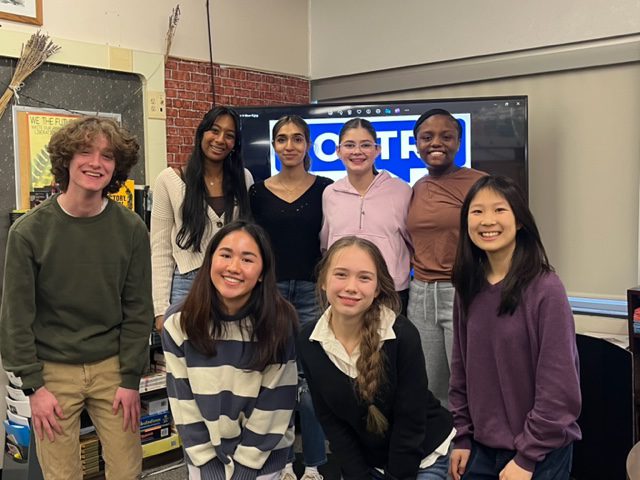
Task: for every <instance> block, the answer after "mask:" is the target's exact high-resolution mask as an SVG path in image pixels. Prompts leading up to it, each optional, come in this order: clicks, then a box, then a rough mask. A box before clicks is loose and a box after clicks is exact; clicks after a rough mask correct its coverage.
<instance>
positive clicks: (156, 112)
mask: <svg viewBox="0 0 640 480" xmlns="http://www.w3.org/2000/svg"><path fill="white" fill-rule="evenodd" d="M147 98H148V100H147V102H148V107H149V110H148V116H149V118H158V119H160V120H164V119H166V118H167V101H166V96H165V94H164V92H147Z"/></svg>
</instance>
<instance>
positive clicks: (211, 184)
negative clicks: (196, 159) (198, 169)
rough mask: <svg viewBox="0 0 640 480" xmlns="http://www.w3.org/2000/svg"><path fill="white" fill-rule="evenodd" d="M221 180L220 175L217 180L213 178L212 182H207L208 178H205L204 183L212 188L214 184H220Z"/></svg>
mask: <svg viewBox="0 0 640 480" xmlns="http://www.w3.org/2000/svg"><path fill="white" fill-rule="evenodd" d="M221 180H222V175H220V176H219V177H218V178H215V177H214V178H213V180H209V179H208V178H206V177H205V181H206V182H207V183H208V184H209V185H210V186H212V187H213V186H214V185H215V184H216V183H218V182H220V181H221Z"/></svg>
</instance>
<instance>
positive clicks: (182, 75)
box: [171, 70, 191, 81]
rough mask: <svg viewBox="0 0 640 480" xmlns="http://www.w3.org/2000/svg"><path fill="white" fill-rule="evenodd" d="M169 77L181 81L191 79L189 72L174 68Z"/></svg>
mask: <svg viewBox="0 0 640 480" xmlns="http://www.w3.org/2000/svg"><path fill="white" fill-rule="evenodd" d="M171 78H172V79H174V80H183V81H188V80H190V79H191V72H184V71H180V70H174V71H173V73H172V75H171Z"/></svg>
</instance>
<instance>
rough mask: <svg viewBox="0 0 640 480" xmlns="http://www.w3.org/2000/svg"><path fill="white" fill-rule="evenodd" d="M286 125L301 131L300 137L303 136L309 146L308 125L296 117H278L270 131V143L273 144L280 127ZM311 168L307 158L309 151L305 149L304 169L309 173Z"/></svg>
mask: <svg viewBox="0 0 640 480" xmlns="http://www.w3.org/2000/svg"><path fill="white" fill-rule="evenodd" d="M288 123H293V124H294V125H295V126H296V127H298V128H299V129H300V130H302V135H304V139H305V140H306V141H307V145H308V146H311V132H310V131H309V125H308V124H307V122H305V121H304V119H303V118H302V117H300V116H298V115H284V116H283V117H280V118H279V119H278V121H277V122H276V124H275V125H274V126H273V128H272V129H271V138H273V141H272V143H275V141H276V136H277V135H278V132H279V131H280V129H281V128H282V127H284V126H285V125H287V124H288ZM309 168H311V157H310V156H309V149H308V148H307V153H306V154H305V155H304V169H305V170H306V171H309Z"/></svg>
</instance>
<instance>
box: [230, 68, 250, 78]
mask: <svg viewBox="0 0 640 480" xmlns="http://www.w3.org/2000/svg"><path fill="white" fill-rule="evenodd" d="M231 78H236V79H238V80H246V79H247V72H245V71H244V70H238V69H234V70H232V71H231Z"/></svg>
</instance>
